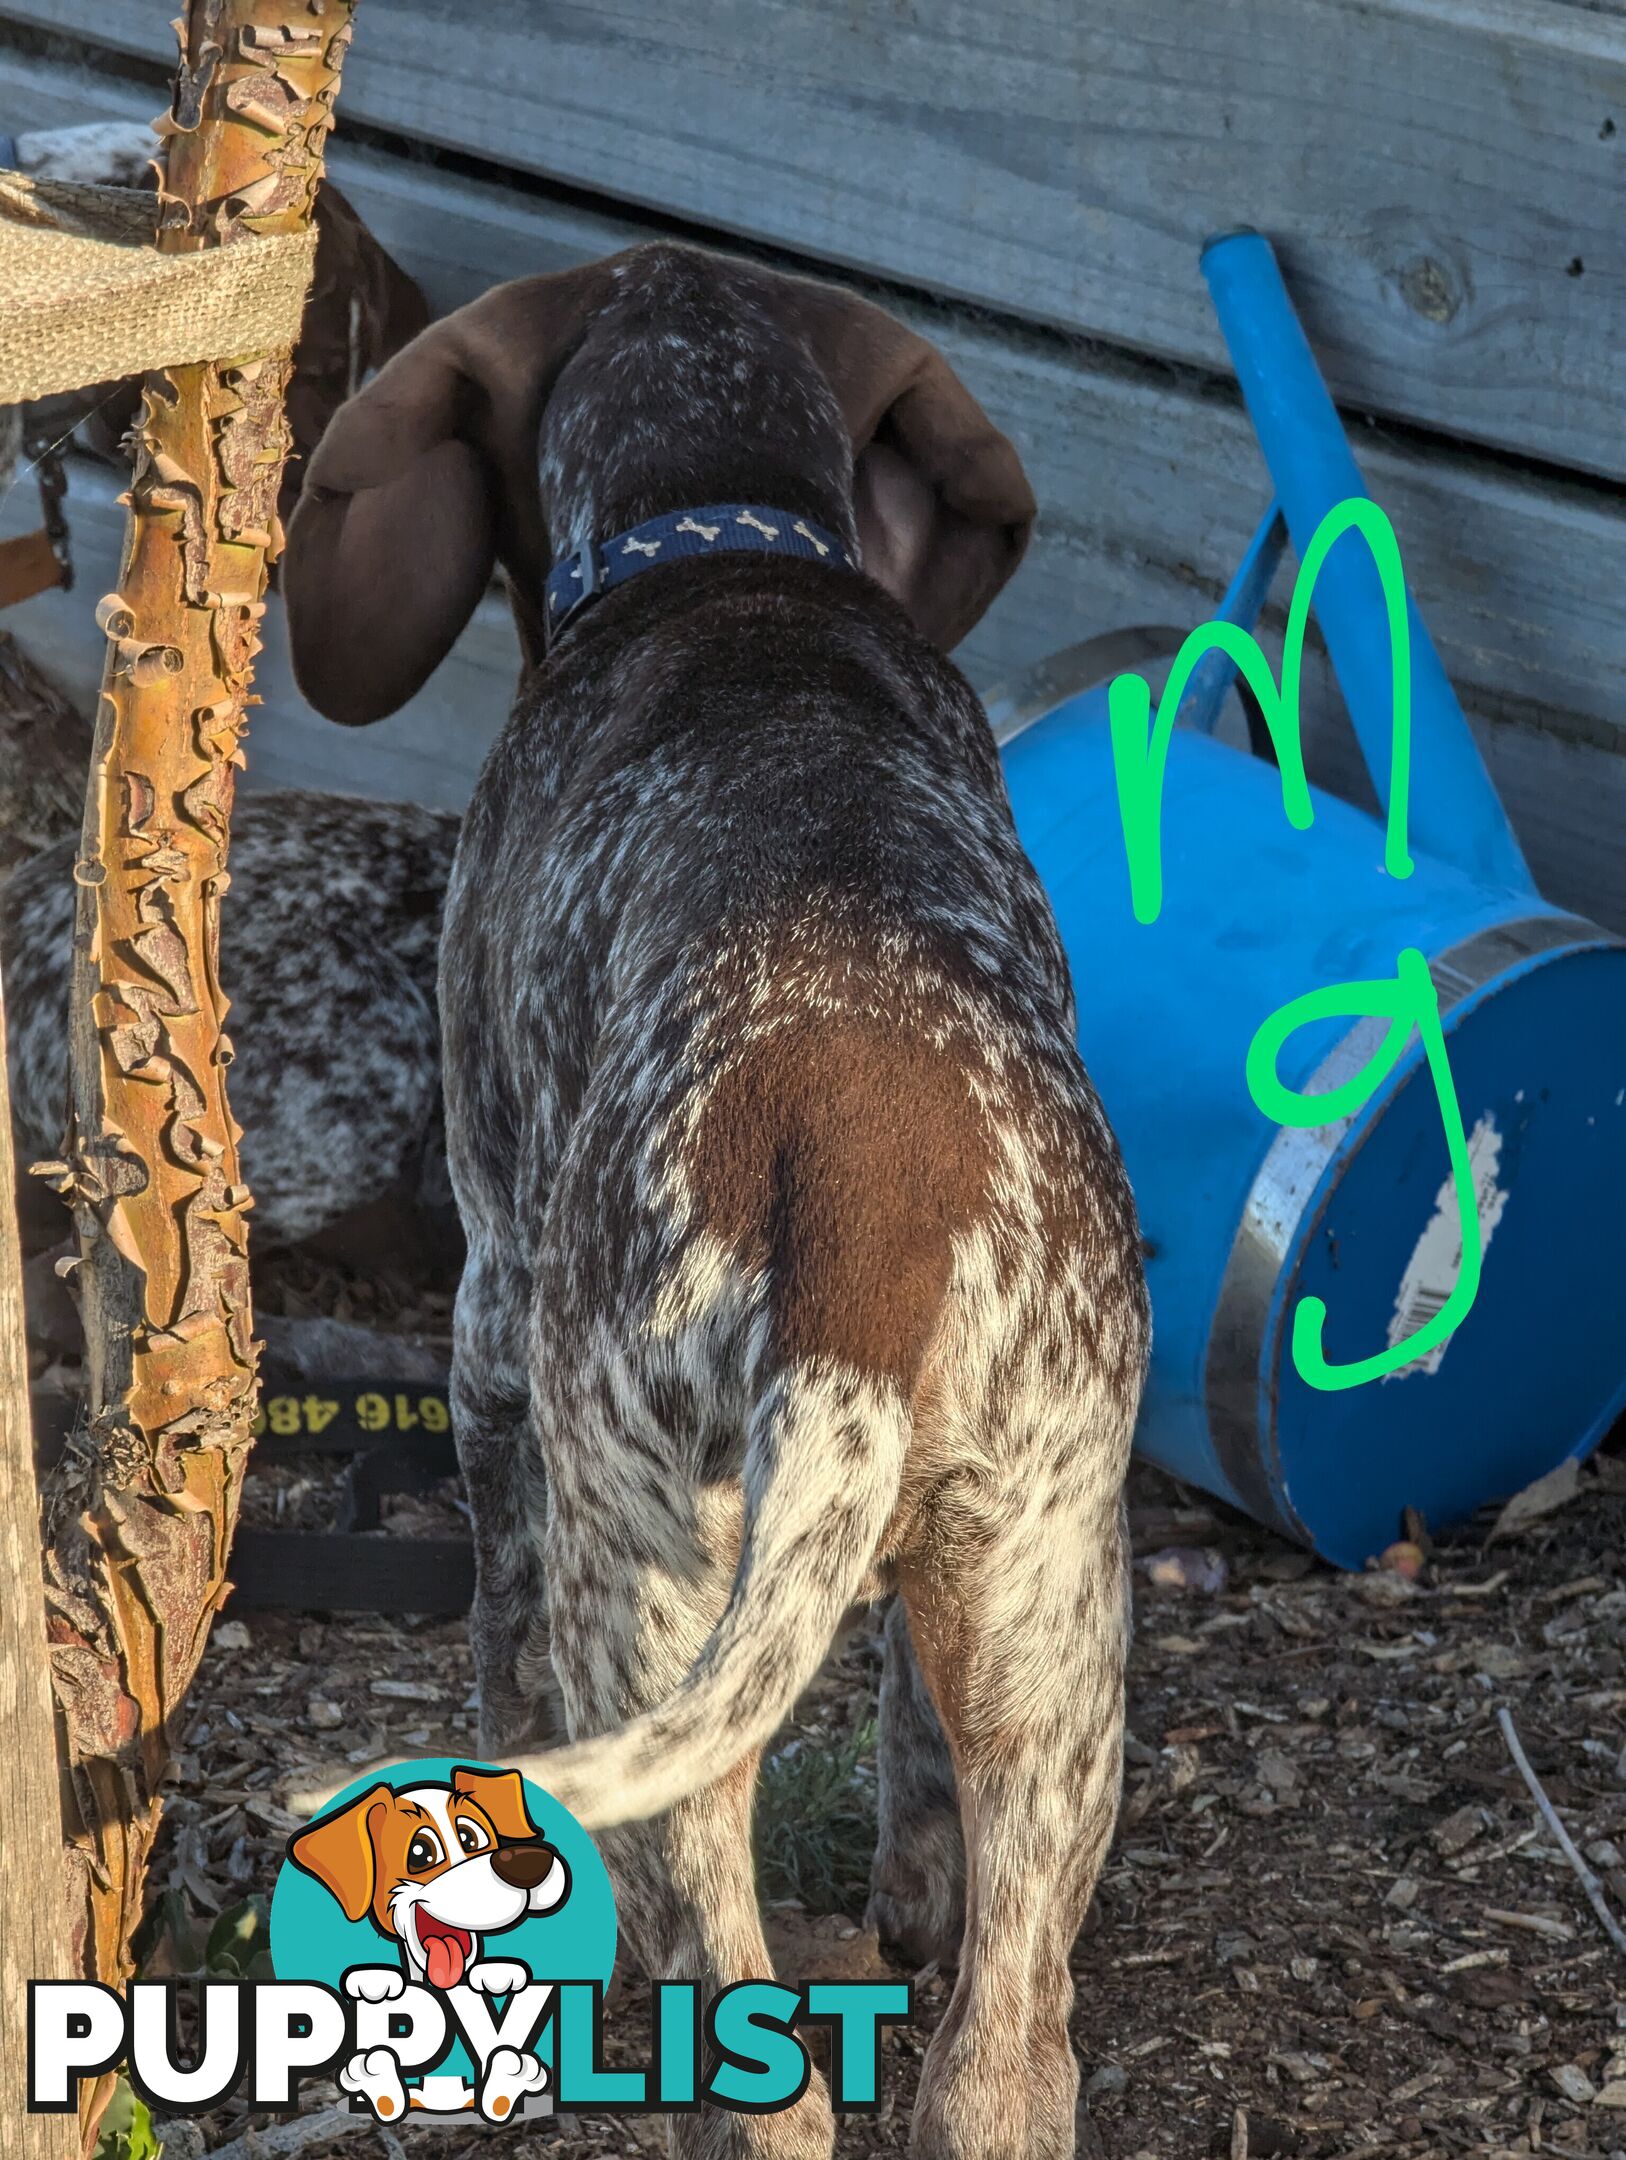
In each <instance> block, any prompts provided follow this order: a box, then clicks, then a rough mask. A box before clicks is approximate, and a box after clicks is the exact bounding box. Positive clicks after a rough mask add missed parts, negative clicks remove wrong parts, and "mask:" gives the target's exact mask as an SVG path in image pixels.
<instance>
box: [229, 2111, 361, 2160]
mask: <svg viewBox="0 0 1626 2160" xmlns="http://www.w3.org/2000/svg"><path fill="white" fill-rule="evenodd" d="M377 2128H378V2125H377V2124H376V2123H375V2122H374V2121H373V2119H372V2117H371V2116H369V2115H352V2114H351V2112H350V2110H349V2109H348V2108H347V2107H336V2108H323V2109H322V2111H321V2113H320V2114H317V2115H298V2116H295V2117H294V2119H293V2120H292V2121H291V2122H281V2123H277V2124H276V2125H275V2126H274V2128H272V2129H270V2130H245V2131H244V2132H243V2134H242V2136H241V2137H234V2138H233V2139H232V2141H231V2143H230V2144H229V2145H215V2146H212V2147H211V2148H210V2150H209V2151H208V2153H207V2154H206V2155H205V2156H204V2160H292V2156H293V2155H294V2154H295V2153H302V2152H304V2151H305V2149H306V2147H307V2146H310V2145H320V2144H323V2143H325V2142H327V2141H328V2140H330V2139H332V2138H341V2137H346V2136H348V2135H349V2133H350V2132H351V2131H352V2130H376V2129H377Z"/></svg>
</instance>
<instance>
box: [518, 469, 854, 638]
mask: <svg viewBox="0 0 1626 2160" xmlns="http://www.w3.org/2000/svg"><path fill="white" fill-rule="evenodd" d="M742 553H752V554H766V555H790V556H796V557H799V558H800V559H801V560H803V561H806V562H822V563H826V564H828V565H830V566H831V567H832V568H835V569H842V570H852V569H856V568H857V564H856V563H855V562H854V560H853V558H852V556H851V555H850V554H849V553H848V551H847V549H846V547H845V546H844V545H843V543H842V541H841V540H840V539H839V538H838V537H837V536H836V535H835V534H834V533H832V532H830V531H829V530H828V529H827V528H826V527H825V526H822V525H817V524H815V523H814V522H813V520H812V519H811V518H805V517H797V516H795V515H794V514H793V513H792V512H790V511H787V510H775V509H772V508H771V507H769V506H767V505H765V504H762V503H707V504H705V505H703V506H702V507H701V508H699V509H697V510H669V511H667V512H666V513H665V514H664V515H663V516H661V517H653V518H646V519H645V520H644V522H643V523H642V524H641V525H634V526H633V527H632V528H631V529H630V530H629V531H627V532H620V533H616V534H615V535H613V537H612V538H610V539H608V540H602V541H592V540H590V541H589V542H588V543H587V544H586V546H584V547H581V548H578V549H577V550H576V552H575V553H574V554H573V555H567V556H566V557H565V558H564V560H563V561H562V562H559V563H556V564H555V565H554V567H553V569H552V571H550V573H549V575H548V584H547V627H548V642H549V644H550V645H551V644H553V643H554V641H555V640H556V639H557V638H559V637H560V636H561V634H562V633H563V632H564V630H565V628H566V626H567V625H568V624H569V623H570V622H571V621H573V619H574V618H575V616H576V615H577V613H578V612H579V611H580V610H581V609H582V608H583V607H585V606H586V605H587V604H588V603H589V602H590V601H593V600H596V599H599V598H600V597H601V596H602V595H603V594H604V593H606V592H610V591H612V590H613V589H614V588H615V587H616V586H617V585H624V584H625V583H626V582H627V580H628V579H629V578H634V577H636V576H637V575H638V573H639V572H640V571H641V570H651V569H655V568H657V567H658V566H659V565H661V564H662V563H672V562H690V561H693V560H695V559H696V558H698V557H703V556H708V555H730V554H742Z"/></svg>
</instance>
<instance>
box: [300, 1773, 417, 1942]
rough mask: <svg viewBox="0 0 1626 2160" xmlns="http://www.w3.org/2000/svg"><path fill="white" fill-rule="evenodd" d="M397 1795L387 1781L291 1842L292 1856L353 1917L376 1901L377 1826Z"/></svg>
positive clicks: (354, 1918) (345, 1914)
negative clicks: (374, 1831) (375, 1847)
mask: <svg viewBox="0 0 1626 2160" xmlns="http://www.w3.org/2000/svg"><path fill="white" fill-rule="evenodd" d="M394 1797H395V1796H394V1794H393V1793H392V1792H391V1791H390V1788H389V1787H388V1786H387V1785H375V1786H374V1787H373V1789H372V1791H371V1792H365V1793H363V1794H362V1795H361V1796H360V1798H359V1799H356V1800H352V1801H351V1802H350V1804H349V1806H348V1807H344V1808H341V1809H340V1810H339V1812H338V1814H337V1815H324V1816H323V1817H322V1819H321V1821H320V1822H313V1823H312V1824H311V1826H310V1828H309V1829H308V1830H301V1831H300V1833H299V1835H298V1836H297V1837H296V1838H293V1839H292V1840H291V1841H290V1842H289V1846H288V1857H289V1858H290V1859H291V1860H293V1861H294V1862H295V1863H296V1864H297V1865H298V1866H300V1867H302V1868H303V1869H304V1870H305V1872H306V1874H307V1875H314V1876H315V1877H316V1880H317V1881H318V1882H319V1883H320V1884H321V1885H322V1887H323V1888H324V1889H325V1890H330V1891H331V1892H332V1893H333V1895H334V1896H335V1897H336V1898H337V1899H338V1901H339V1903H340V1904H341V1905H342V1906H343V1907H344V1916H345V1918H346V1919H347V1920H360V1919H361V1918H362V1917H363V1916H364V1915H365V1913H366V1912H367V1909H368V1907H369V1906H370V1905H371V1904H372V1902H373V1892H374V1890H376V1889H377V1887H378V1855H377V1852H376V1851H375V1849H374V1845H373V1829H374V1825H375V1823H376V1822H377V1821H378V1819H379V1818H380V1817H381V1816H382V1815H383V1813H384V1810H385V1809H386V1808H387V1807H388V1805H389V1804H390V1802H391V1801H392V1800H393V1799H394Z"/></svg>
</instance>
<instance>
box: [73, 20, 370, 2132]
mask: <svg viewBox="0 0 1626 2160" xmlns="http://www.w3.org/2000/svg"><path fill="white" fill-rule="evenodd" d="M352 7H353V0H188V4H187V6H186V8H185V10H184V14H183V20H182V22H181V24H180V25H179V29H180V35H181V61H180V68H179V72H178V75H177V78H176V85H175V94H174V101H173V106H172V110H171V113H170V116H169V117H168V118H167V119H165V120H163V121H161V122H160V123H159V129H158V132H159V134H160V135H161V136H162V137H163V148H164V160H163V162H164V173H163V179H162V183H161V188H160V193H159V196H158V246H159V248H160V250H162V251H164V252H169V253H188V252H196V251H199V250H202V249H205V248H211V247H221V246H230V245H231V244H232V243H233V242H234V241H238V240H241V239H243V238H244V237H246V236H247V235H249V234H251V233H257V232H258V233H287V232H297V231H299V230H300V229H301V228H302V227H304V226H305V225H307V224H308V223H309V221H310V218H311V211H312V204H313V199H314V196H315V191H316V187H317V183H318V181H319V180H320V177H321V171H322V154H323V144H324V139H325V137H326V135H327V131H328V129H329V127H330V126H331V125H332V105H333V99H334V94H335V92H336V90H337V88H338V77H339V66H340V62H341V60H342V58H343V55H344V49H345V46H346V44H347V43H348V41H349V35H350V22H351V14H352ZM289 364H290V363H289V355H288V353H287V352H286V351H283V352H272V353H265V352H240V353H236V354H226V355H223V356H222V357H221V359H220V360H219V361H213V362H207V363H199V364H196V365H188V366H177V367H172V368H169V369H167V370H165V371H163V372H161V373H153V374H149V375H148V376H147V378H146V382H145V396H144V400H143V409H142V415H141V419H140V421H139V422H138V424H137V427H136V429H135V466H134V472H133V476H132V480H131V487H130V496H129V504H130V516H129V521H128V525H127V528H126V535H125V544H124V555H123V560H122V563H121V567H120V572H119V589H118V591H117V593H115V594H111V595H109V597H108V598H107V599H106V600H104V601H103V602H102V604H101V607H100V608H99V609H98V611H97V618H98V621H99V622H100V624H101V627H102V629H103V630H104V632H105V633H106V635H107V639H108V655H107V666H106V672H105V674H104V676H103V684H102V696H101V700H100V704H99V706H98V710H97V715H96V731H95V741H94V744H93V748H92V753H91V768H90V779H89V785H88V789H87V794H86V803H85V822H84V833H83V839H82V842H81V848H80V857H79V861H78V863H77V864H76V866H75V872H74V875H75V879H76V882H77V884H78V888H79V898H78V913H77V918H76V922H75V956H74V998H73V1014H72V1031H71V1046H72V1067H73V1086H72V1105H71V1113H70V1124H69V1131H68V1136H67V1140H66V1143H65V1145H64V1148H63V1157H64V1159H63V1161H62V1162H61V1163H60V1164H58V1165H55V1166H53V1176H54V1182H55V1183H56V1184H57V1187H58V1189H59V1190H60V1191H61V1192H62V1193H63V1196H64V1197H65V1198H66V1199H67V1200H68V1201H69V1203H70V1205H71V1206H72V1208H73V1213H74V1223H75V1228H76V1230H77V1232H78V1235H79V1245H80V1252H81V1255H82V1265H81V1270H80V1280H81V1283H82V1285H83V1288H84V1312H85V1325H86V1364H87V1378H88V1385H89V1397H90V1400H89V1406H88V1407H89V1413H90V1416H89V1427H88V1431H87V1432H86V1433H85V1434H84V1435H83V1436H82V1438H81V1441H80V1443H79V1445H78V1446H77V1447H76V1448H72V1449H70V1450H69V1452H68V1454H67V1456H66V1457H65V1458H64V1461H63V1464H62V1467H61V1469H60V1470H59V1471H58V1472H57V1473H55V1474H54V1475H53V1478H52V1480H51V1483H50V1486H49V1487H48V1490H47V1494H46V1595H47V1600H48V1603H49V1607H50V1615H51V1636H52V1659H53V1668H54V1677H55V1681H56V1689H57V1697H58V1701H59V1704H60V1706H61V1709H62V1713H63V1720H64V1725H65V1728H66V1740H67V1758H68V1768H69V1771H70V1777H69V1780H68V1791H67V1794H66V1796H65V1799H64V1811H65V1813H66V1815H67V1823H66V1837H67V1854H68V1863H69V1875H70V1881H71V1889H70V1894H69V1910H70V1915H71V1921H72V1926H73V1928H74V1931H75V1941H74V1946H73V1947H74V1950H75V1953H76V1958H77V1961H78V1963H79V1965H80V1966H81V1968H82V1970H83V1971H84V1973H85V1974H86V1976H87V1977H89V1978H91V1979H95V1980H99V1981H102V1982H106V1983H109V1984H112V1985H117V1984H119V1983H120V1982H122V1981H123V1980H125V1979H126V1978H127V1977H128V1975H129V1972H130V1968H131V1948H130V1945H131V1938H132V1935H133V1933H134V1931H135V1928H136V1926H137V1924H138V1922H139V1920H140V1918H141V1911H142V1890H143V1884H144V1879H145V1876H146V1870H147V1862H148V1856H149V1854H150V1852H151V1850H152V1844H153V1839H154V1837H155V1836H156V1834H157V1829H158V1821H159V1812H160V1797H159V1795H160V1781H161V1779H162V1777H163V1773H164V1769H165V1765H166V1763H167V1760H168V1756H169V1737H170V1733H171V1731H172V1730H173V1729H174V1727H175V1726H176V1724H177V1723H178V1720H179V1715H180V1711H181V1706H182V1704H183V1702H184V1699H185V1696H186V1692H187V1689H188V1688H189V1686H190V1685H191V1682H192V1677H193V1675H194V1673H195V1672H196V1670H197V1666H198V1660H199V1659H200V1657H201V1656H202V1654H203V1647H204V1644H205V1642H206V1641H207V1639H208V1632H209V1624H210V1621H211V1620H212V1618H213V1616H214V1613H215V1611H216V1609H217V1607H218V1606H219V1605H220V1603H221V1602H222V1600H223V1599H224V1597H225V1595H226V1591H227V1581H226V1565H227V1556H228V1552H229V1550H230V1544H231V1534H232V1529H233V1526H234V1524H235V1521H236V1516H237V1504H238V1497H239V1494H240V1491H241V1487H242V1479H243V1471H244V1466H245V1461H246V1458H247V1454H248V1448H249V1442H250V1433H251V1426H252V1419H253V1409H254V1387H255V1372H254V1353H253V1347H252V1342H251V1328H250V1316H249V1306H248V1260H247V1232H246V1224H245V1219H244V1218H245V1214H246V1210H247V1207H248V1197H249V1196H248V1191H247V1188H246V1186H245V1185H244V1184H243V1182H242V1177H241V1173H240V1171H239V1167H238V1159H237V1143H238V1138H239V1134H238V1130H237V1127H236V1126H235V1124H234V1123H233V1122H232V1117H231V1112H230V1109H229V1108H228V1106H227V1101H226V1085H225V1071H226V1066H227V1063H228V1061H229V1059H230V1055H231V1048H230V1043H229V1041H228V1039H227V1037H226V1034H225V1031H224V1026H223V1023H224V1020H225V1015H226V1009H227V1001H226V998H225V996H224V994H223V992H222V989H221V986H220V982H219V979H218V975H217V971H216V955H217V949H218V948H217V937H218V929H219V911H220V905H221V896H222V894H223V893H224V891H225V888H226V884H227V875H226V847H227V840H228V836H229V828H230V819H231V807H232V795H233V787H234V782H235V778H236V768H237V766H238V765H239V764H241V762H242V753H241V749H240V738H241V736H242V734H243V731H244V728H245V726H246V723H247V719H248V708H249V705H250V703H251V702H252V684H253V665H254V655H255V653H256V651H257V650H258V647H259V642H260V633H259V625H260V618H261V616H262V615H263V613H264V605H265V603H264V597H263V596H264V592H265V584H266V575H267V564H268V560H269V557H270V555H271V553H272V551H273V549H274V547H275V544H276V540H277V527H276V503H277V490H278V485H279V482H280V479H281V474H282V463H283V457H284V454H285V452H286V449H287V444H288V433H287V427H286V423H285V421H284V417H283V408H282V399H283V390H284V387H285V385H286V382H287V378H288V373H289ZM113 2086H114V2080H113V2076H112V2074H111V2073H108V2074H107V2075H106V2076H104V2077H102V2078H100V2079H86V2080H84V2081H83V2083H82V2085H81V2088H80V2128H81V2132H82V2135H83V2139H84V2146H85V2149H86V2151H89V2150H90V2148H91V2146H92V2145H93V2143H94V2139H95V2133H96V2126H97V2123H98V2121H99V2119H100V2116H101V2114H102V2112H103V2110H104V2109H105V2106H106V2103H107V2100H108V2099H109V2098H110V2097H111V2094H112V2091H113Z"/></svg>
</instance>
